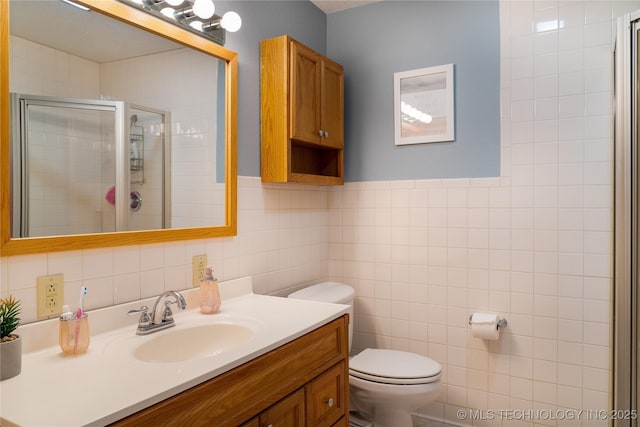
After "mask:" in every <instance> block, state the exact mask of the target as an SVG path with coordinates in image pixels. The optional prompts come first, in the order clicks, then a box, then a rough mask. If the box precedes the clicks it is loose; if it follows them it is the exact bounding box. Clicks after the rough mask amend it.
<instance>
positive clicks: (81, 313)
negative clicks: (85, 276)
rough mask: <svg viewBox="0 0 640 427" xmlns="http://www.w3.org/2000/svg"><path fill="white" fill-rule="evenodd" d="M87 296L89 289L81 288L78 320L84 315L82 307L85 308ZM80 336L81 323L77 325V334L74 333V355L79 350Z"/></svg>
mask: <svg viewBox="0 0 640 427" xmlns="http://www.w3.org/2000/svg"><path fill="white" fill-rule="evenodd" d="M85 295H87V287H86V286H81V287H80V301H78V310H77V311H76V319H82V315H83V311H82V306H83V304H82V303H83V298H84V296H85ZM79 334H80V323H79V322H78V323H76V328H75V333H74V337H73V354H75V353H76V351H77V350H78V338H79V337H78V335H79Z"/></svg>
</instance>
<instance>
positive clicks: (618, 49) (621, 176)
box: [611, 11, 640, 427]
mask: <svg viewBox="0 0 640 427" xmlns="http://www.w3.org/2000/svg"><path fill="white" fill-rule="evenodd" d="M614 55H615V61H614V64H615V73H614V74H615V80H614V81H615V127H614V129H615V138H614V140H615V147H614V175H615V176H614V179H615V184H614V187H615V192H614V267H613V268H614V271H613V278H614V283H613V313H614V318H613V331H612V332H613V335H612V346H611V347H612V348H613V349H614V350H613V357H612V368H613V375H612V387H611V389H612V391H613V393H612V401H611V408H612V409H615V410H617V411H629V413H630V414H635V417H622V419H616V420H613V421H612V424H613V425H615V426H616V427H620V426H637V425H638V420H637V417H638V416H639V415H638V413H637V411H638V410H639V409H640V400H639V399H640V396H639V395H638V379H639V378H638V376H639V375H640V373H639V371H638V367H639V364H638V357H639V356H640V351H639V349H638V345H639V344H640V335H639V334H640V317H639V316H638V314H639V311H638V309H639V307H640V293H639V292H638V262H639V261H640V257H639V256H638V250H639V249H640V246H639V240H638V239H639V237H640V234H639V230H638V226H639V225H640V221H639V220H640V217H639V214H640V210H639V209H640V205H639V203H638V196H639V195H640V192H639V188H640V175H639V173H640V168H639V167H640V157H639V151H638V142H639V137H640V133H639V131H640V128H639V126H640V115H639V114H640V98H639V89H640V11H637V12H634V13H631V14H627V15H625V16H624V17H622V18H619V19H618V28H617V35H616V44H615V51H614Z"/></svg>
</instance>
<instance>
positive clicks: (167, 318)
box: [162, 300, 178, 322]
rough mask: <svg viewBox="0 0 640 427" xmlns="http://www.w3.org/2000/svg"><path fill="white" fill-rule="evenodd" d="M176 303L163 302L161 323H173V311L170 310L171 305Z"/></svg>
mask: <svg viewBox="0 0 640 427" xmlns="http://www.w3.org/2000/svg"><path fill="white" fill-rule="evenodd" d="M177 303H178V302H177V301H169V300H165V302H164V311H163V312H162V322H173V311H172V310H171V304H177Z"/></svg>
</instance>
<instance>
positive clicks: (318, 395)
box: [306, 362, 348, 427]
mask: <svg viewBox="0 0 640 427" xmlns="http://www.w3.org/2000/svg"><path fill="white" fill-rule="evenodd" d="M347 381H348V378H347V377H346V372H345V364H344V362H340V363H339V364H337V365H335V366H334V367H332V368H330V369H328V370H327V371H326V372H324V373H323V374H322V375H320V376H319V377H318V378H316V379H315V380H313V381H312V382H310V383H309V384H308V385H307V386H306V389H307V426H309V427H311V426H313V427H321V426H322V427H324V426H331V425H333V423H335V422H336V421H337V420H338V419H340V417H342V416H344V415H345V413H346V412H347V410H348V408H347V404H348V400H347V393H348V388H347V387H348V385H347Z"/></svg>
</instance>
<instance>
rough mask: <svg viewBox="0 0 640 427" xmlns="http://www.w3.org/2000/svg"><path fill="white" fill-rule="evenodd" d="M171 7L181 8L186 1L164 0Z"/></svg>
mask: <svg viewBox="0 0 640 427" xmlns="http://www.w3.org/2000/svg"><path fill="white" fill-rule="evenodd" d="M164 1H165V2H166V3H167V4H168V5H170V6H180V5H181V4H182V2H183V1H184V0H164Z"/></svg>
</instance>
